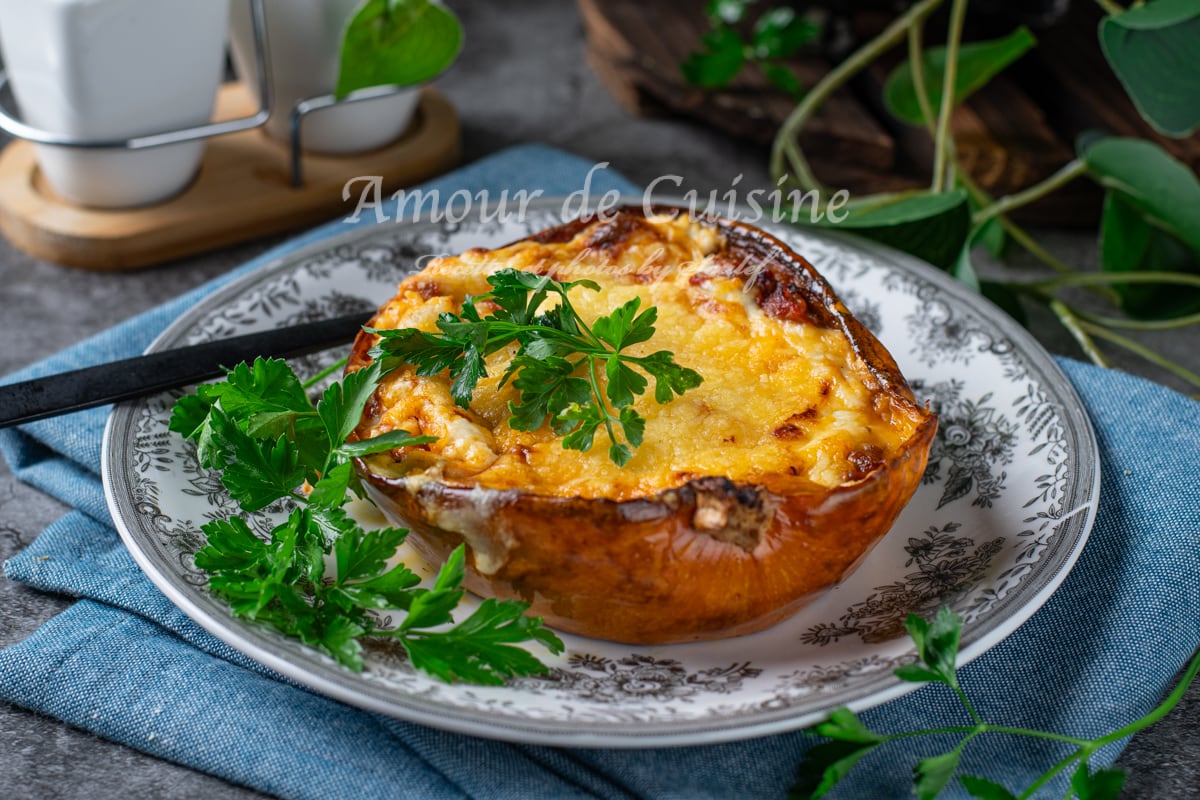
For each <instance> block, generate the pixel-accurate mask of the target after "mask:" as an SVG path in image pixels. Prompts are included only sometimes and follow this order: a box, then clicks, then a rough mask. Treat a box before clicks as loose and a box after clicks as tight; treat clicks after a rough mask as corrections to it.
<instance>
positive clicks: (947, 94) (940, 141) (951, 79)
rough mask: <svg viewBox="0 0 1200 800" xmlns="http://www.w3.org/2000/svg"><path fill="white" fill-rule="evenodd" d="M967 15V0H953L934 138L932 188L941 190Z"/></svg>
mask: <svg viewBox="0 0 1200 800" xmlns="http://www.w3.org/2000/svg"><path fill="white" fill-rule="evenodd" d="M966 16H967V0H953V4H952V5H951V6H950V29H949V31H947V33H946V71H945V73H944V74H943V75H942V104H941V108H940V109H938V119H937V132H936V133H935V134H934V137H933V183H932V186H931V188H932V190H933V191H935V192H940V191H942V189H943V187H944V186H945V184H946V161H947V158H946V152H947V151H946V146H945V143H946V139H947V137H948V136H949V135H950V114H951V112H953V111H954V84H955V80H956V78H957V77H958V45H959V42H960V41H961V40H962V29H963V20H965V19H966Z"/></svg>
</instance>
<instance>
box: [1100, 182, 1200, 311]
mask: <svg viewBox="0 0 1200 800" xmlns="http://www.w3.org/2000/svg"><path fill="white" fill-rule="evenodd" d="M1100 268H1101V269H1103V270H1104V271H1105V272H1139V271H1146V270H1155V271H1158V270H1163V271H1169V272H1185V273H1187V272H1190V273H1200V257H1197V254H1196V253H1195V252H1194V251H1192V250H1191V249H1189V248H1188V247H1187V246H1186V245H1185V244H1183V243H1182V242H1181V241H1179V239H1177V238H1175V237H1174V236H1171V234H1169V233H1166V232H1165V231H1163V230H1161V229H1160V228H1158V227H1155V226H1154V225H1152V224H1151V223H1150V222H1149V221H1148V220H1147V218H1146V217H1145V215H1143V214H1142V213H1141V212H1140V211H1138V210H1137V208H1135V207H1134V206H1133V205H1132V204H1131V203H1130V202H1129V201H1128V200H1126V199H1124V197H1123V196H1122V195H1121V194H1119V193H1117V192H1109V193H1108V194H1107V195H1105V198H1104V213H1103V216H1102V217H1101V220H1100ZM1113 288H1114V289H1115V290H1116V292H1117V295H1118V296H1119V297H1120V298H1121V308H1122V309H1124V310H1125V311H1126V312H1127V313H1128V314H1129V315H1131V316H1134V317H1138V318H1142V319H1170V318H1172V317H1178V316H1183V315H1185V314H1191V313H1192V312H1194V311H1198V310H1200V289H1195V288H1192V287H1188V286H1175V285H1161V286H1160V285H1155V284H1146V283H1130V284H1117V285H1116V286H1114V287H1113Z"/></svg>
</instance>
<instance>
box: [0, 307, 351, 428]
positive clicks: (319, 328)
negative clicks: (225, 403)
mask: <svg viewBox="0 0 1200 800" xmlns="http://www.w3.org/2000/svg"><path fill="white" fill-rule="evenodd" d="M369 319H370V314H368V313H367V312H365V311H364V312H360V313H358V314H348V315H346V316H341V317H336V318H333V319H325V320H320V321H318V322H305V323H301V324H299V325H291V326H287V327H283V328H275V329H273V330H269V331H258V332H255V333H248V334H244V335H241V336H232V337H229V338H227V339H218V340H216V341H212V342H203V343H201V344H195V345H188V346H186V347H177V348H172V349H169V350H160V351H158V352H155V353H148V354H146V355H141V356H134V357H133V358H126V359H122V360H120V361H111V362H109V363H107V364H98V365H96V366H94V367H85V368H83V369H78V370H72V371H70V372H62V373H58V374H56V375H47V376H46V377H43V378H34V379H32V380H28V381H23V382H21V383H12V384H7V385H4V386H0V428H6V427H9V426H12V425H23V424H25V423H27V422H34V421H36V420H39V419H46V418H47V417H53V416H57V415H59V414H68V413H71V412H73V411H82V410H83V409H85V408H93V407H95V406H101V405H105V404H107V403H116V402H119V401H121V400H130V399H132V398H135V397H143V396H145V395H149V394H155V393H157V392H162V391H166V390H167V389H176V388H179V387H180V386H187V385H189V384H193V383H199V382H200V381H204V380H208V379H209V378H215V377H219V376H222V375H224V374H225V370H224V368H225V367H233V366H234V365H236V364H238V363H239V362H242V361H249V360H251V359H253V358H255V357H257V356H263V357H274V358H287V357H291V356H301V355H307V354H308V353H315V352H318V351H320V350H324V349H326V348H329V347H333V346H335V345H338V344H344V343H347V342H349V341H350V340H352V339H353V338H354V336H355V334H356V333H358V331H359V329H360V328H361V327H362V326H363V325H365V324H366V323H367V321H368V320H369Z"/></svg>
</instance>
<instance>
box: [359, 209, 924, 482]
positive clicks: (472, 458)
mask: <svg viewBox="0 0 1200 800" xmlns="http://www.w3.org/2000/svg"><path fill="white" fill-rule="evenodd" d="M603 225H604V223H598V224H594V225H593V226H590V227H589V228H587V229H584V230H583V231H582V232H580V233H579V234H578V235H577V236H576V237H575V238H574V239H573V240H571V241H570V242H565V243H560V244H539V243H536V242H520V243H517V244H514V245H511V246H509V247H506V248H503V249H500V250H492V251H485V250H470V251H467V252H466V253H463V254H462V255H460V256H457V257H453V258H438V259H435V260H433V261H432V262H431V263H430V264H429V266H428V267H427V268H426V269H425V270H423V271H422V272H421V273H419V274H417V275H414V276H412V277H410V278H408V279H406V280H405V281H404V282H403V283H401V284H400V288H399V291H398V293H397V294H396V296H395V297H394V298H393V299H392V300H391V301H390V302H389V303H388V304H387V305H386V306H385V307H384V308H383V309H381V310H380V312H379V314H378V316H377V317H376V319H375V320H374V322H373V323H372V324H373V325H374V326H375V327H378V328H407V327H414V328H421V329H423V330H429V331H433V330H436V327H435V325H434V323H435V321H436V319H437V315H438V314H439V313H441V312H445V311H449V312H458V311H459V310H460V309H461V306H462V301H463V299H464V298H465V297H466V296H467V295H480V294H484V293H486V292H487V291H488V290H489V288H490V287H489V285H488V284H487V276H488V275H489V274H490V273H492V272H494V271H496V270H501V269H506V268H515V269H522V270H529V271H534V272H538V273H541V274H549V275H550V276H551V277H553V278H555V279H557V280H562V281H566V280H577V279H580V278H589V279H592V280H595V281H597V282H598V283H600V284H601V287H602V290H601V291H599V292H593V291H590V290H587V289H584V288H577V289H574V290H572V292H571V302H572V303H573V304H574V305H575V307H576V309H577V310H578V312H579V313H580V315H581V316H582V317H583V318H584V319H585V320H586V321H588V322H589V323H590V322H591V321H592V320H594V319H595V318H596V317H598V316H602V315H605V314H608V313H610V312H611V311H612V310H613V309H615V308H617V307H618V306H620V305H621V304H623V303H625V302H626V301H628V300H630V299H631V298H633V297H635V296H638V297H641V299H642V308H646V307H648V306H651V305H653V306H655V307H656V308H657V309H658V322H657V324H656V332H655V335H654V337H653V338H652V339H651V340H650V341H649V342H645V343H642V344H639V345H635V346H633V347H631V348H629V349H628V350H627V351H626V352H629V353H631V354H632V355H646V354H648V353H651V352H654V351H657V350H669V351H671V352H673V353H674V354H675V360H676V362H677V363H678V364H680V365H682V366H686V367H691V368H692V369H695V370H696V371H697V372H699V373H700V374H701V375H702V376H703V378H704V382H703V384H702V385H701V386H699V387H698V388H696V389H692V390H689V391H688V392H686V393H685V394H684V395H683V396H682V397H678V398H676V399H675V400H673V401H672V402H670V403H668V404H665V405H660V404H659V403H658V402H656V401H655V399H654V390H653V379H651V385H650V387H649V389H648V391H647V392H646V394H644V395H642V396H641V397H640V398H638V399H637V401H636V402H635V407H636V409H637V411H638V412H639V413H640V414H641V415H642V416H643V417H645V419H646V431H645V441H644V443H643V444H642V445H641V447H639V448H637V449H636V450H635V451H634V455H633V458H632V459H631V460H630V461H629V463H628V464H627V465H626V466H625V467H618V466H617V465H616V464H614V463H613V462H612V461H611V460H610V459H609V457H608V441H607V437H606V436H605V434H604V432H603V428H601V429H600V430H599V431H597V435H596V439H595V444H594V445H593V447H592V449H591V450H590V451H588V452H586V453H581V452H578V451H574V450H565V449H564V448H563V446H562V440H561V438H559V437H558V436H556V435H554V433H553V432H552V431H551V430H550V429H549V426H548V425H545V426H543V427H542V428H541V429H540V430H537V431H517V430H513V429H512V428H510V427H509V426H508V418H509V412H508V403H509V402H511V401H515V400H516V399H517V393H516V391H515V390H513V388H512V386H511V384H509V385H507V386H505V387H503V388H498V383H499V376H501V375H502V374H503V373H504V369H505V367H506V365H507V363H508V361H509V360H510V359H511V358H512V357H513V355H514V353H515V348H516V345H513V346H512V347H511V348H510V349H508V350H506V351H501V352H498V353H495V354H493V355H492V356H491V357H490V358H489V360H488V363H487V370H488V377H486V378H484V379H483V380H481V381H480V383H479V385H478V387H477V388H476V391H475V396H474V399H473V400H472V402H471V407H470V409H463V408H460V407H458V406H456V405H455V403H454V400H453V398H452V397H451V395H450V388H449V378H448V375H447V374H445V373H443V374H442V375H439V376H434V377H419V376H417V375H415V374H414V373H413V371H412V368H411V367H402V368H400V369H398V370H396V371H395V372H393V373H391V374H390V375H389V376H388V377H387V378H386V379H385V381H384V382H383V384H382V385H381V387H380V389H379V393H378V399H379V401H380V402H379V404H378V406H377V409H378V413H376V414H375V415H374V418H373V419H368V420H365V421H364V429H363V430H361V431H360V433H361V434H362V435H364V436H375V435H378V434H380V433H384V432H387V431H389V430H394V429H404V430H407V431H410V432H413V433H419V434H423V435H430V436H436V437H438V441H437V442H436V443H435V444H432V445H429V446H427V447H426V448H406V449H405V450H403V451H396V452H394V453H392V454H391V456H390V457H389V456H388V455H386V454H385V455H383V456H378V457H375V458H374V459H373V460H372V463H371V466H372V469H375V470H377V471H381V472H382V471H384V470H385V469H386V472H388V473H390V474H396V475H406V476H409V477H411V478H412V479H414V480H418V481H419V480H425V479H436V480H439V481H443V482H446V483H451V484H454V485H463V486H479V487H485V488H492V489H509V488H520V489H525V490H527V491H531V492H534V493H537V494H542V495H551V496H561V497H570V496H576V497H586V498H596V497H606V498H611V499H616V500H625V499H632V498H637V497H644V496H650V495H654V494H657V493H659V492H661V491H663V490H665V489H670V488H676V487H679V486H682V485H683V484H684V483H686V482H687V481H689V480H691V479H693V478H698V477H702V476H723V477H726V478H729V479H730V480H732V481H734V482H735V483H752V484H761V485H765V486H766V487H767V488H769V489H773V490H777V491H794V490H797V489H801V490H802V489H803V487H804V486H805V485H809V486H811V485H812V484H818V485H819V486H822V487H830V486H837V485H840V484H843V483H846V482H851V481H854V480H859V479H861V478H862V477H864V475H865V474H866V473H867V472H869V471H871V470H873V469H874V468H875V467H878V466H880V465H882V464H883V463H885V462H886V460H887V459H888V458H889V457H890V455H892V454H894V453H896V452H897V451H898V449H899V448H900V446H901V445H902V444H903V443H904V442H905V441H906V440H907V439H908V438H909V437H910V436H911V435H912V433H913V431H914V429H915V426H916V424H917V422H918V421H919V420H918V418H917V417H916V416H914V415H912V414H908V413H894V409H893V406H892V405H891V404H890V403H888V402H879V401H878V398H879V396H881V395H882V394H883V393H882V392H881V391H880V389H879V387H878V385H877V383H876V382H875V380H874V379H873V378H872V376H871V375H870V373H869V372H868V370H867V368H866V366H865V365H864V364H863V363H862V360H861V359H860V358H859V357H858V356H857V355H856V354H855V353H854V351H853V349H852V347H851V344H850V342H849V341H848V340H847V338H846V336H845V334H843V333H842V332H841V331H840V330H836V329H828V328H821V327H818V326H815V325H811V324H799V323H793V322H786V321H781V320H779V319H776V318H774V317H771V316H768V315H767V314H765V313H764V312H763V311H762V309H761V308H759V306H758V305H757V303H756V302H755V297H754V294H753V290H752V289H751V288H750V287H747V286H746V285H745V284H744V281H743V278H742V277H740V276H737V275H733V276H732V277H731V276H730V275H729V274H727V273H730V270H729V269H728V268H725V269H723V268H722V267H723V264H722V261H721V258H720V252H721V250H722V249H723V246H724V241H723V237H722V235H721V234H720V233H719V231H717V230H716V229H714V228H711V227H708V226H705V225H702V224H700V223H697V222H693V221H690V220H689V219H688V218H687V217H678V218H672V217H667V216H663V217H652V218H650V219H648V220H646V222H645V223H644V224H641V223H640V224H639V225H638V226H636V227H635V228H634V229H632V230H630V229H629V228H628V227H626V228H625V229H624V230H622V231H611V230H605V229H604V228H603ZM613 236H617V237H619V239H620V241H619V246H614V245H613V242H612V237H613ZM480 311H481V313H486V306H485V305H481V306H480ZM601 380H603V375H601ZM385 460H386V461H387V462H388V463H386V464H384V463H381V462H383V461H385Z"/></svg>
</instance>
